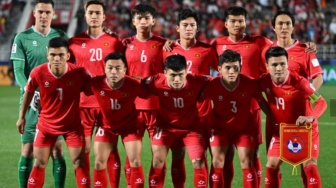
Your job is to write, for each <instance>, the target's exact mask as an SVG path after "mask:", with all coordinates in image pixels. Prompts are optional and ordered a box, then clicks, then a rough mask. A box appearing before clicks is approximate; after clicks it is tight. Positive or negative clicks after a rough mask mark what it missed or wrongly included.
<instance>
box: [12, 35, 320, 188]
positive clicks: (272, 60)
mask: <svg viewBox="0 0 336 188" xmlns="http://www.w3.org/2000/svg"><path fill="white" fill-rule="evenodd" d="M47 57H48V60H49V62H48V63H45V64H42V65H40V66H38V67H36V68H35V69H34V70H33V71H32V73H31V74H30V78H29V80H28V84H27V88H26V92H25V94H24V98H23V104H22V109H21V112H20V116H19V119H18V121H17V127H18V130H19V132H20V133H22V132H23V131H24V126H25V114H26V111H27V109H28V106H29V104H30V101H31V100H32V98H33V95H34V91H35V89H36V88H39V89H40V97H41V111H40V116H39V120H38V124H37V130H38V131H37V133H36V138H35V142H34V157H35V164H34V167H33V170H32V172H31V175H30V178H29V182H28V187H42V186H43V182H44V169H45V167H46V165H47V162H48V158H49V156H50V152H51V147H52V146H53V144H54V143H55V141H56V139H57V136H59V135H63V136H64V139H65V142H66V144H67V145H68V148H69V154H70V158H71V160H72V162H73V164H74V166H75V172H76V173H75V174H76V182H77V186H78V187H90V174H88V170H86V169H85V168H86V167H85V165H84V162H83V160H84V158H83V147H84V140H83V128H82V126H81V125H80V123H81V122H80V118H79V94H80V92H82V91H83V92H84V93H85V94H86V95H94V96H95V97H96V98H97V101H98V103H99V106H100V108H101V112H102V113H101V114H102V116H103V118H102V119H103V123H102V126H101V127H99V129H98V131H97V133H96V136H95V142H94V154H95V169H94V177H93V180H94V186H95V187H107V186H108V179H107V175H106V166H107V160H108V157H109V155H110V152H112V150H113V148H115V144H117V139H118V136H119V135H120V136H121V138H122V141H123V144H124V147H125V150H126V153H127V156H128V159H129V161H130V166H131V177H130V185H131V187H132V188H133V187H135V188H137V187H144V182H145V180H144V172H143V168H142V163H141V152H142V137H143V134H144V130H145V128H144V127H141V126H140V124H139V120H138V113H137V110H136V108H135V104H134V100H135V99H136V97H141V98H147V97H149V96H150V95H156V96H157V97H158V99H159V104H160V108H159V109H158V111H157V116H156V121H155V123H154V125H153V127H148V128H147V129H148V132H149V135H150V140H151V145H152V154H153V159H152V165H151V170H150V173H149V179H148V180H149V187H163V184H164V178H165V169H164V166H165V159H166V156H167V153H168V150H169V148H170V147H172V146H173V145H174V143H178V141H181V140H182V141H183V144H184V145H185V146H186V148H187V151H188V153H189V157H190V159H191V161H192V164H193V167H194V187H207V185H208V177H209V176H208V170H207V168H206V167H205V166H206V165H205V155H204V153H205V151H206V148H207V145H208V144H210V148H211V155H212V168H211V171H210V180H209V181H210V182H209V183H210V186H211V187H222V186H223V181H224V180H223V166H224V160H225V153H226V151H227V148H228V146H230V145H232V144H234V145H236V146H237V149H238V154H239V157H240V160H241V161H242V162H241V167H242V169H243V174H244V176H243V181H244V187H257V180H256V177H257V175H256V171H255V169H254V168H253V166H252V163H253V154H254V150H255V148H256V147H257V145H258V143H257V135H258V128H256V127H252V126H249V117H251V116H252V115H251V112H250V109H251V108H250V105H251V100H252V99H253V98H254V99H256V100H257V101H258V103H259V104H260V107H261V108H262V109H263V110H264V112H265V113H266V114H267V115H268V116H269V117H271V119H272V120H273V124H274V125H277V124H279V123H281V122H285V123H296V124H297V125H298V126H300V125H303V124H305V123H313V126H314V130H315V131H317V121H316V118H318V117H319V116H320V115H321V114H322V113H323V112H324V110H325V108H326V102H325V101H324V99H323V98H322V97H321V96H320V95H319V94H317V93H315V91H314V89H313V88H311V87H310V84H309V82H308V81H307V80H306V79H304V78H302V77H300V76H297V75H295V74H292V73H290V72H289V71H288V63H287V62H288V61H287V58H288V56H287V52H286V51H285V50H284V49H283V48H281V47H272V48H270V49H269V50H268V51H267V53H266V59H267V63H268V64H267V66H268V69H269V73H268V74H266V75H264V76H263V77H262V78H261V79H260V80H259V81H257V80H253V79H251V78H249V77H247V76H244V75H242V74H240V71H241V57H240V55H239V54H238V53H237V52H234V51H231V50H226V51H225V52H224V53H223V54H221V55H220V57H219V67H218V71H219V72H220V76H219V77H215V78H213V79H211V78H209V77H208V76H202V75H193V74H187V70H186V59H185V58H184V56H182V55H178V54H177V55H171V56H169V57H167V58H166V60H165V70H164V74H157V75H153V76H150V77H147V78H143V79H142V80H141V81H139V80H137V79H134V78H132V77H129V76H126V75H125V73H126V69H127V67H126V65H127V63H126V59H125V57H124V56H123V55H122V53H119V52H114V53H111V54H109V55H108V56H106V58H105V76H97V77H94V78H90V76H89V75H88V73H87V72H86V70H85V69H84V68H82V67H77V66H75V65H73V64H71V63H67V61H68V59H69V57H70V55H69V52H68V43H67V40H65V39H63V38H60V37H58V38H54V39H51V40H50V42H49V45H48V53H47ZM262 91H264V92H265V93H266V97H267V101H266V100H265V99H264V98H263V96H262V94H261V93H262ZM284 91H286V92H290V93H291V95H286V92H284ZM302 96H304V97H302ZM308 100H310V102H312V103H313V104H314V105H315V108H314V109H312V108H311V106H310V105H309V106H308V105H305V104H306V102H307V101H308ZM209 101H212V102H211V103H210V102H209ZM197 103H207V104H209V105H211V104H212V112H211V113H209V115H208V116H207V118H202V120H201V119H200V118H199V112H198V108H197ZM296 104H300V105H296ZM273 137H274V140H275V141H274V140H273V141H272V147H271V148H270V151H269V158H268V159H269V161H268V163H267V165H268V170H267V173H266V177H267V179H268V180H269V181H267V186H268V187H279V181H278V179H277V178H278V173H277V172H278V171H277V170H276V169H278V168H279V164H280V162H279V134H278V129H276V131H275V132H274V133H273ZM313 141H314V142H315V143H316V144H318V138H317V139H314V140H313ZM312 145H314V144H312ZM312 152H315V151H314V150H312ZM315 154H316V152H315ZM313 157H314V159H312V161H311V162H310V163H313V164H314V165H315V166H316V160H317V155H313ZM269 169H273V170H269ZM273 172H276V173H273ZM307 176H308V179H310V178H311V177H312V176H314V178H316V179H319V176H318V172H317V173H307Z"/></svg>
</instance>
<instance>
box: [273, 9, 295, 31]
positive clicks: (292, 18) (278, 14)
mask: <svg viewBox="0 0 336 188" xmlns="http://www.w3.org/2000/svg"><path fill="white" fill-rule="evenodd" d="M280 15H287V16H289V17H290V19H291V20H292V26H294V25H295V18H294V16H293V14H292V13H291V12H289V11H288V10H279V11H278V12H277V13H275V15H274V17H273V18H272V26H273V28H274V27H275V20H276V18H277V17H278V16H280Z"/></svg>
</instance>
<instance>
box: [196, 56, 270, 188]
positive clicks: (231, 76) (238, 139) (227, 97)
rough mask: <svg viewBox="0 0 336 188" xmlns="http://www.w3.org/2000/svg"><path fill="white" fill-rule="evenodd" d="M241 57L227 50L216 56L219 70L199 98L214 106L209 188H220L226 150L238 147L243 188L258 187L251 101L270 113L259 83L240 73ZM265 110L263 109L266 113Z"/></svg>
mask: <svg viewBox="0 0 336 188" xmlns="http://www.w3.org/2000/svg"><path fill="white" fill-rule="evenodd" d="M241 68H242V65H241V56H240V54H239V53H237V52H235V51H233V50H226V51H225V52H223V53H222V54H221V55H220V56H219V66H218V71H219V73H220V75H221V76H219V77H216V78H214V79H213V80H211V81H210V83H209V84H208V85H207V86H206V87H205V88H204V90H203V95H202V98H204V99H207V98H208V99H211V101H212V103H213V110H212V116H213V120H212V123H211V126H210V128H209V130H210V132H211V134H210V139H209V140H210V146H211V154H212V165H213V169H212V172H210V178H211V179H210V187H223V186H224V183H223V180H224V177H223V166H224V161H225V155H226V152H227V148H228V147H229V146H231V145H234V146H236V147H237V151H238V156H239V158H240V165H241V168H242V170H243V185H244V187H255V188H256V187H258V181H257V173H256V170H255V168H254V165H253V158H254V154H255V150H256V148H257V146H258V144H259V143H258V139H257V137H256V135H255V134H254V132H253V129H254V126H253V125H251V124H250V122H251V119H252V118H253V114H252V113H251V111H250V106H251V100H252V99H256V100H257V101H258V103H259V104H260V106H261V107H263V110H264V111H265V112H266V113H267V114H269V110H268V109H267V103H266V101H265V100H263V97H262V96H261V90H260V88H259V85H258V81H257V80H255V79H252V78H250V77H248V76H245V75H244V74H241V73H240V71H241ZM265 109H266V110H265Z"/></svg>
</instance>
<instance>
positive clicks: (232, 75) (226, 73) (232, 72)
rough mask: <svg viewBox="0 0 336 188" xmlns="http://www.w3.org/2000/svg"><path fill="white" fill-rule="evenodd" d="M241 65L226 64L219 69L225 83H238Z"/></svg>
mask: <svg viewBox="0 0 336 188" xmlns="http://www.w3.org/2000/svg"><path fill="white" fill-rule="evenodd" d="M240 69H241V65H240V63H239V61H235V62H225V63H223V64H222V66H219V67H218V71H219V73H221V74H222V78H223V80H224V82H226V83H228V84H230V83H234V82H236V81H237V78H238V75H239V73H240Z"/></svg>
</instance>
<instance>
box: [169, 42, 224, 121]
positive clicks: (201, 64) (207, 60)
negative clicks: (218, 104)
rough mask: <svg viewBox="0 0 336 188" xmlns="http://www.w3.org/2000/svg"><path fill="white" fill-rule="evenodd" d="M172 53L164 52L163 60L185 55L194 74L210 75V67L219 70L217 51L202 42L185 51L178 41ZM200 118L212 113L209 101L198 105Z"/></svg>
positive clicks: (188, 66)
mask: <svg viewBox="0 0 336 188" xmlns="http://www.w3.org/2000/svg"><path fill="white" fill-rule="evenodd" d="M172 48H173V50H172V51H171V52H163V59H166V58H167V57H168V56H170V55H173V54H180V55H183V56H184V57H185V58H186V60H187V71H188V73H193V74H202V75H209V74H210V67H212V68H213V69H214V70H217V69H218V57H217V54H216V51H215V50H214V49H213V48H212V47H211V46H210V45H209V44H206V43H203V42H200V41H196V43H195V44H194V45H193V46H192V47H190V48H188V49H185V48H184V47H183V46H181V45H180V40H177V41H176V42H175V44H174V45H173V47H172ZM198 110H199V113H200V116H205V115H206V114H208V113H210V112H211V105H210V102H209V101H205V102H203V103H199V104H198Z"/></svg>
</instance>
